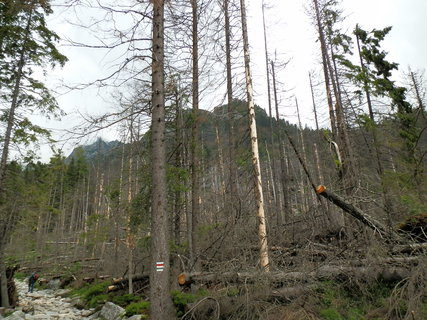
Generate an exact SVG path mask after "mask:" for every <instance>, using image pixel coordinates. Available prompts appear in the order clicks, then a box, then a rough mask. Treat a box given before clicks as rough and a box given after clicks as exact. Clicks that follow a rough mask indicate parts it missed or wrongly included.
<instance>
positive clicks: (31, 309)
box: [22, 304, 34, 314]
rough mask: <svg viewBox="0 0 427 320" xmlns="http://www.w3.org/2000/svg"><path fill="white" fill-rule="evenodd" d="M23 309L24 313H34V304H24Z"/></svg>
mask: <svg viewBox="0 0 427 320" xmlns="http://www.w3.org/2000/svg"><path fill="white" fill-rule="evenodd" d="M22 311H23V312H24V313H31V314H34V306H32V305H29V304H27V305H24V306H22Z"/></svg>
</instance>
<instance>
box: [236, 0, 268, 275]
mask: <svg viewBox="0 0 427 320" xmlns="http://www.w3.org/2000/svg"><path fill="white" fill-rule="evenodd" d="M240 10H241V15H242V17H241V18H242V33H243V53H244V58H245V75H246V94H247V99H248V108H249V129H250V135H251V150H252V166H253V175H254V176H253V178H254V182H255V198H256V207H257V219H258V221H257V223H258V239H259V247H260V250H259V251H260V266H261V268H262V269H263V270H264V271H269V257H268V243H267V227H266V219H265V213H264V196H263V188H262V180H261V167H260V163H259V153H258V137H257V132H256V120H255V105H254V98H253V87H252V75H251V69H250V54H249V39H248V28H247V24H246V7H245V0H240Z"/></svg>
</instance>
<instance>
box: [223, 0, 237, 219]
mask: <svg viewBox="0 0 427 320" xmlns="http://www.w3.org/2000/svg"><path fill="white" fill-rule="evenodd" d="M224 19H225V55H226V69H227V104H228V106H227V117H228V162H229V166H228V169H229V181H228V185H229V190H230V192H228V194H229V201H230V207H231V208H232V213H231V215H230V216H232V217H233V218H234V219H237V214H238V208H237V203H238V200H239V194H238V189H237V167H236V155H235V145H236V142H235V139H234V116H233V112H234V110H233V109H232V104H233V85H232V74H231V44H230V41H231V39H230V38H231V35H230V34H231V30H230V17H229V0H224Z"/></svg>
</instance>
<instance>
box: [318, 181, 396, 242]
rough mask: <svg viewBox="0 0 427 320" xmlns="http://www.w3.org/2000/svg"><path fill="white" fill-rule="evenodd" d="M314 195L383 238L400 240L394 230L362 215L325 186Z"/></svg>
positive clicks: (320, 187)
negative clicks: (330, 203)
mask: <svg viewBox="0 0 427 320" xmlns="http://www.w3.org/2000/svg"><path fill="white" fill-rule="evenodd" d="M316 193H317V194H319V195H321V196H322V197H324V198H326V199H327V200H329V201H331V202H332V203H333V204H335V205H336V206H338V207H340V208H341V209H343V210H344V211H345V212H347V213H349V214H351V215H352V216H353V217H354V218H356V219H357V220H359V221H360V222H362V223H363V224H364V225H366V226H368V227H369V228H371V229H372V230H374V231H375V232H378V234H379V235H380V236H381V237H382V238H383V237H387V236H388V237H390V238H391V239H394V240H398V239H401V236H400V235H399V234H397V233H396V232H395V231H394V230H392V229H390V228H387V227H386V226H384V225H383V224H382V223H380V222H378V221H376V220H375V219H374V218H372V217H370V216H369V215H367V214H366V213H364V212H363V211H362V210H360V209H359V208H357V207H355V206H353V205H352V204H350V203H348V202H346V201H345V200H344V199H343V198H341V197H340V196H338V195H336V194H335V193H333V192H331V191H329V190H327V189H326V187H325V186H319V187H317V189H316Z"/></svg>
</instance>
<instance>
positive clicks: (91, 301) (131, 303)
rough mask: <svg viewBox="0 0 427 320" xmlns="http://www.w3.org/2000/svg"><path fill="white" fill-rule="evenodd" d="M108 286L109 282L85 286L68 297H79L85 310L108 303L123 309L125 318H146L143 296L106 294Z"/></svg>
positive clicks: (73, 290) (145, 303) (71, 292)
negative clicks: (138, 316) (136, 315)
mask: <svg viewBox="0 0 427 320" xmlns="http://www.w3.org/2000/svg"><path fill="white" fill-rule="evenodd" d="M109 285H111V281H102V282H98V283H95V284H86V285H84V286H83V287H80V288H75V289H72V290H71V291H70V293H69V295H70V296H78V297H80V298H81V299H82V300H83V302H84V304H85V306H86V307H87V308H97V307H99V306H101V305H103V304H104V303H106V302H107V301H110V302H112V303H114V304H116V305H119V306H121V307H122V308H125V312H126V316H127V317H130V316H133V315H135V314H139V315H142V318H143V319H146V318H148V310H149V302H147V301H145V300H144V298H145V297H144V296H140V295H134V294H124V293H123V292H122V291H117V292H108V286H109Z"/></svg>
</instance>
